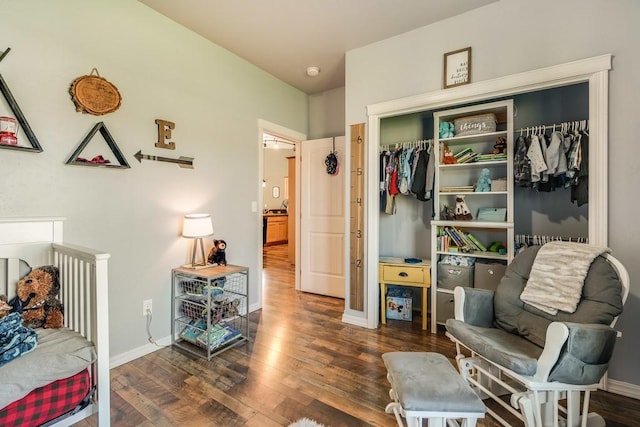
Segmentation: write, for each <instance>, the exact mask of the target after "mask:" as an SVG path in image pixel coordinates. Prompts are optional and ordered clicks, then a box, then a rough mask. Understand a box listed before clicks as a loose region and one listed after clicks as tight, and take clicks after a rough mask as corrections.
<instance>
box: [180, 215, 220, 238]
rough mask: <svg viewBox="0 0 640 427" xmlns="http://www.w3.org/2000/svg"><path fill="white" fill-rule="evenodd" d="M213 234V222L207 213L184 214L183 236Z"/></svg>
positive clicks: (195, 236)
mask: <svg viewBox="0 0 640 427" xmlns="http://www.w3.org/2000/svg"><path fill="white" fill-rule="evenodd" d="M212 234H213V222H212V221H211V215H209V214H189V215H185V216H184V225H183V226H182V236H183V237H194V238H197V237H205V236H210V235H212Z"/></svg>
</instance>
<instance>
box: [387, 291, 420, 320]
mask: <svg viewBox="0 0 640 427" xmlns="http://www.w3.org/2000/svg"><path fill="white" fill-rule="evenodd" d="M412 297H413V291H412V290H411V289H406V288H401V287H391V286H390V287H389V288H387V296H386V298H385V303H386V314H387V319H395V320H408V321H411V320H413V313H412V312H411V306H412V302H413V299H412Z"/></svg>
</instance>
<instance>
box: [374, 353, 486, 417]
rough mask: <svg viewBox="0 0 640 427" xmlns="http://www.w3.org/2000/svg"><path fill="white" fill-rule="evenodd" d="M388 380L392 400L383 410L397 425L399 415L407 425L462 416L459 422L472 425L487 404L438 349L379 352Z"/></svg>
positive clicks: (483, 412)
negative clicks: (393, 416)
mask: <svg viewBox="0 0 640 427" xmlns="http://www.w3.org/2000/svg"><path fill="white" fill-rule="evenodd" d="M382 360H383V361H384V364H385V366H386V367H387V378H388V380H389V382H390V383H391V390H389V396H390V397H391V399H392V400H393V402H391V403H389V404H388V405H387V407H386V408H385V412H387V413H388V414H390V413H391V412H393V413H394V414H395V417H396V420H397V421H398V425H399V426H400V427H404V423H403V421H402V417H405V418H406V420H407V425H408V427H421V426H422V420H423V419H425V418H426V419H428V420H429V427H444V426H445V425H447V420H450V424H453V423H456V424H457V421H456V420H458V419H462V426H464V427H473V426H475V425H476V421H477V419H478V418H484V414H485V412H486V410H487V408H486V407H485V406H484V403H482V400H480V398H479V397H478V396H477V395H476V394H475V392H474V391H473V390H472V389H471V387H470V386H469V384H467V382H466V381H465V380H464V379H463V378H462V377H461V376H460V375H459V374H458V371H456V369H455V368H454V367H453V365H452V364H451V363H449V361H448V360H447V358H446V357H444V356H443V355H441V354H439V353H424V352H392V353H385V354H383V355H382Z"/></svg>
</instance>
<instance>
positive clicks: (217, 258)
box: [207, 240, 227, 265]
mask: <svg viewBox="0 0 640 427" xmlns="http://www.w3.org/2000/svg"><path fill="white" fill-rule="evenodd" d="M226 249H227V242H225V241H224V240H214V241H213V247H212V248H211V250H210V251H209V256H208V257H207V262H208V263H209V264H218V265H227V255H226Z"/></svg>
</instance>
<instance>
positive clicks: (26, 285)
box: [17, 265, 64, 329]
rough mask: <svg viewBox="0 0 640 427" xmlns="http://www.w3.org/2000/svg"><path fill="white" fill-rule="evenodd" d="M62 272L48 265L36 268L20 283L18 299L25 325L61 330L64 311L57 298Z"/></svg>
mask: <svg viewBox="0 0 640 427" xmlns="http://www.w3.org/2000/svg"><path fill="white" fill-rule="evenodd" d="M58 292H60V272H59V270H58V268H57V267H54V266H52V265H46V266H43V267H38V268H35V269H33V270H32V271H31V273H29V274H27V275H26V276H24V277H23V278H22V279H20V281H19V282H18V286H17V298H18V299H19V300H20V303H21V305H22V318H23V319H24V325H25V326H27V327H29V328H43V327H44V328H51V329H55V328H61V327H62V324H63V321H64V309H63V306H62V303H61V302H60V300H59V299H58V298H57V296H58Z"/></svg>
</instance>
